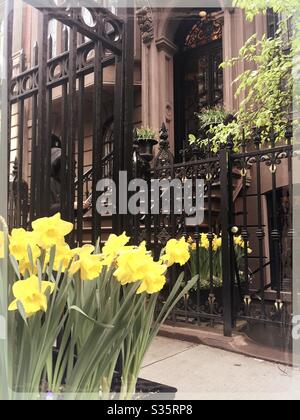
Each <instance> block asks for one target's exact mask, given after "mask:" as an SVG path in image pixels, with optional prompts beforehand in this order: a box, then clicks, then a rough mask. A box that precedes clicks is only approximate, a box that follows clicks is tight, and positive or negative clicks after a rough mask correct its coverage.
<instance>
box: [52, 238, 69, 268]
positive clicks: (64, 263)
mask: <svg viewBox="0 0 300 420" xmlns="http://www.w3.org/2000/svg"><path fill="white" fill-rule="evenodd" d="M73 256H74V253H73V251H72V250H71V249H70V247H69V245H68V244H63V245H58V246H57V247H56V251H55V259H54V264H53V269H54V270H55V271H58V270H59V269H61V271H62V273H64V272H65V271H66V269H67V268H68V267H69V265H70V262H71V260H72V258H73Z"/></svg>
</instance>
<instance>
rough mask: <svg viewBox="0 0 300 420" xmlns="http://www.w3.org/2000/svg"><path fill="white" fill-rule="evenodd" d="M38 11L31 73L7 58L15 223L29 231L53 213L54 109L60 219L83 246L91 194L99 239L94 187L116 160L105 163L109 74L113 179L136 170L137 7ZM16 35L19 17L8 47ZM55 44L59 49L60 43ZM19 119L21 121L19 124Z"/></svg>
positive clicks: (116, 226)
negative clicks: (110, 81) (52, 28)
mask: <svg viewBox="0 0 300 420" xmlns="http://www.w3.org/2000/svg"><path fill="white" fill-rule="evenodd" d="M38 10H39V11H38V22H37V27H38V40H37V43H36V44H35V46H34V48H33V53H32V62H31V65H30V68H29V69H28V68H25V61H24V55H23V54H22V53H21V54H20V59H19V66H18V67H19V71H18V74H13V62H12V59H11V54H10V55H9V66H8V80H9V92H8V94H9V112H10V116H9V129H8V139H9V141H10V147H9V149H10V156H9V161H12V160H13V161H14V162H11V168H10V169H11V170H10V173H12V165H14V173H13V174H12V179H11V182H10V199H9V203H10V206H9V207H10V212H9V213H10V216H9V217H10V225H11V226H24V227H26V226H27V225H28V224H29V223H30V221H31V220H33V219H34V218H36V217H41V216H46V215H49V213H50V211H51V204H52V202H51V193H52V194H53V192H52V186H51V183H52V182H53V173H52V172H51V171H52V170H53V168H51V156H52V152H53V150H52V147H51V138H52V137H53V134H56V133H54V129H55V127H54V121H53V115H54V110H55V115H56V119H57V120H58V121H59V130H58V131H59V133H58V134H59V137H60V139H61V152H60V156H61V159H60V174H61V175H60V179H59V184H60V185H59V186H58V190H59V193H58V196H59V203H56V204H57V208H59V209H60V210H61V213H62V216H63V217H64V218H65V219H67V220H70V221H72V222H73V223H74V224H75V225H76V230H75V235H76V237H74V238H72V239H71V241H72V242H76V243H79V244H82V242H83V241H84V230H85V226H84V218H83V216H84V212H85V209H84V208H83V205H82V203H83V202H84V200H85V199H86V198H87V197H88V198H89V199H90V200H91V203H92V211H91V225H92V226H91V227H92V229H91V231H92V232H93V240H94V241H95V240H96V239H97V238H98V237H99V236H100V234H101V217H100V215H99V214H98V212H97V211H96V200H97V191H96V185H97V181H98V180H100V179H101V176H102V172H103V170H104V168H105V167H107V165H108V164H111V162H112V158H111V156H109V157H107V159H106V160H105V159H104V158H105V156H104V155H105V152H104V150H105V144H104V143H105V140H104V138H103V137H104V133H103V126H104V120H103V118H104V117H103V102H104V99H103V98H104V89H105V86H104V72H105V71H110V72H111V73H113V78H114V88H113V91H110V92H109V94H110V95H111V96H112V97H113V106H112V115H113V118H114V132H113V168H112V167H111V172H112V176H113V177H115V178H116V179H117V171H119V170H127V171H128V172H130V171H131V164H130V162H131V157H132V147H131V145H132V109H133V13H132V10H131V9H119V10H118V13H117V15H116V14H113V13H111V12H110V11H109V10H108V9H105V8H97V9H85V8H76V9H75V8H68V9H57V8H53V9H38ZM52 21H55V22H59V23H58V25H56V27H58V28H60V34H59V35H60V36H59V38H60V44H61V48H60V51H59V52H57V51H56V52H55V54H54V51H53V46H54V45H53V44H54V40H53V36H52V35H51V34H49V22H52ZM12 31H13V14H11V16H10V25H9V39H10V44H11V43H12ZM55 44H58V40H57V39H56V40H55ZM88 85H90V87H89V86H88ZM91 86H92V87H91ZM88 103H89V105H87V104H88ZM88 106H89V108H88V109H87V107H88ZM90 115H92V118H90ZM15 119H17V123H15V122H13V121H15ZM87 119H89V121H90V125H91V126H92V136H91V137H92V140H91V145H90V153H91V154H92V157H91V160H90V163H89V164H90V167H89V168H87V166H86V162H85V128H86V124H87ZM29 120H30V121H31V127H30V129H29V127H28V121H29ZM13 124H15V127H12V126H13ZM56 125H57V124H56ZM12 128H14V129H17V134H16V135H15V138H12V134H11V130H12ZM56 130H57V127H56ZM29 131H30V132H31V135H30V139H29V138H28V132H29ZM26 145H29V146H28V147H27V146H26ZM52 146H53V144H52ZM26 147H27V148H26ZM108 160H109V162H108ZM27 168H30V170H29V171H27ZM86 173H88V177H87V176H85V174H86ZM76 179H77V180H78V181H76ZM85 180H86V181H87V182H85ZM75 203H76V204H75ZM125 222H126V221H125V220H120V219H117V218H114V220H113V226H112V228H113V230H114V231H115V232H118V231H120V230H121V229H124V228H126V226H125V225H124V224H125Z"/></svg>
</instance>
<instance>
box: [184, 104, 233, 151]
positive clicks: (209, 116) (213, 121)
mask: <svg viewBox="0 0 300 420" xmlns="http://www.w3.org/2000/svg"><path fill="white" fill-rule="evenodd" d="M195 115H196V117H197V118H198V122H199V133H200V134H201V135H200V136H198V137H196V136H195V135H194V134H189V138H188V142H189V144H190V145H191V146H193V145H196V146H197V147H199V148H201V147H206V146H207V145H208V143H209V139H208V135H207V134H208V133H209V131H210V129H211V128H212V127H216V126H217V125H219V124H223V123H224V122H225V121H226V120H227V119H228V117H229V116H230V114H229V113H228V112H227V111H225V109H224V108H223V107H221V106H219V105H217V106H214V107H209V108H204V109H203V110H201V112H200V113H196V114H195Z"/></svg>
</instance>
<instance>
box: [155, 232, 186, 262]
mask: <svg viewBox="0 0 300 420" xmlns="http://www.w3.org/2000/svg"><path fill="white" fill-rule="evenodd" d="M189 259H190V253H189V244H188V243H187V242H186V241H185V238H184V237H182V238H181V239H180V240H179V241H178V240H176V239H170V240H169V241H168V243H167V245H166V254H165V255H164V256H163V257H162V261H166V262H167V264H168V267H171V265H173V264H180V265H181V266H182V265H184V264H186V263H187V262H188V260H189Z"/></svg>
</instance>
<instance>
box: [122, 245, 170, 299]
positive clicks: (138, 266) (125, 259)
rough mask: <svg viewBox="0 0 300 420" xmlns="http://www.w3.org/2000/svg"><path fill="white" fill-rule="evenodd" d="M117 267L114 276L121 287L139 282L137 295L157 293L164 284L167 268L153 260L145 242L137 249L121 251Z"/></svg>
mask: <svg viewBox="0 0 300 420" xmlns="http://www.w3.org/2000/svg"><path fill="white" fill-rule="evenodd" d="M117 267H118V268H117V270H116V271H115V273H114V275H115V277H116V279H117V280H118V281H119V282H120V283H121V284H122V285H125V284H128V283H134V282H137V281H141V285H140V287H139V288H138V290H137V294H140V293H143V292H146V293H149V294H152V293H157V292H159V291H160V290H162V288H163V287H164V285H165V283H166V277H165V276H164V273H165V272H166V271H167V266H166V265H163V264H162V262H155V261H154V260H153V258H152V256H151V255H150V254H149V253H148V252H147V249H146V244H145V242H143V243H142V244H141V245H140V246H139V247H138V248H135V249H132V248H129V249H126V250H123V251H122V252H121V253H120V255H119V256H118V258H117Z"/></svg>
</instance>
